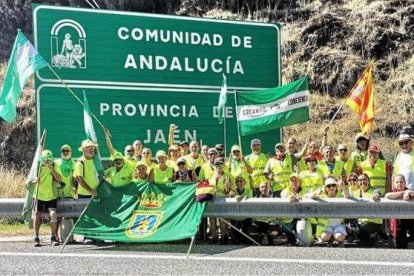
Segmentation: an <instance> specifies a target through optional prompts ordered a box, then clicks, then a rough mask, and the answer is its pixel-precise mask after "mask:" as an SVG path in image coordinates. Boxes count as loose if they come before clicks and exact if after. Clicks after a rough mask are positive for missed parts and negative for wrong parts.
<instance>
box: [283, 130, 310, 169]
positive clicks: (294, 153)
mask: <svg viewBox="0 0 414 276" xmlns="http://www.w3.org/2000/svg"><path fill="white" fill-rule="evenodd" d="M309 143H310V139H307V140H306V144H305V146H304V147H303V148H302V150H301V151H300V152H299V151H298V142H297V140H296V138H293V137H290V138H289V139H288V141H287V143H286V144H287V151H286V153H285V154H286V155H289V156H290V157H291V159H292V165H293V167H294V168H295V166H296V164H297V163H298V162H299V161H300V159H301V158H302V157H303V156H304V155H305V154H306V153H307V152H308V149H309Z"/></svg>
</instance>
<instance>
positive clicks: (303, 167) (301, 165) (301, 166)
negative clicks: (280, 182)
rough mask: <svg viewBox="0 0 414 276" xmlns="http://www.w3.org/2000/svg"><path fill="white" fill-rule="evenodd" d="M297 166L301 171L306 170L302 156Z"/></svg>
mask: <svg viewBox="0 0 414 276" xmlns="http://www.w3.org/2000/svg"><path fill="white" fill-rule="evenodd" d="M297 166H298V167H299V171H301V172H303V171H306V170H307V169H308V166H306V162H305V159H303V158H301V159H300V160H299V162H298V164H297Z"/></svg>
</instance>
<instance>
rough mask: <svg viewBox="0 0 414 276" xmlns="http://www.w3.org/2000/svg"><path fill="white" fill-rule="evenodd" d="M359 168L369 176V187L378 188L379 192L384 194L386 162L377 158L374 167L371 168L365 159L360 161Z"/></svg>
mask: <svg viewBox="0 0 414 276" xmlns="http://www.w3.org/2000/svg"><path fill="white" fill-rule="evenodd" d="M361 169H362V172H363V173H366V174H367V175H368V176H369V180H370V182H371V187H374V188H376V189H379V191H380V193H381V194H382V195H384V194H385V187H386V183H387V171H386V162H385V161H384V160H381V159H378V160H377V162H375V165H374V168H372V166H371V163H370V162H369V160H366V161H363V162H361Z"/></svg>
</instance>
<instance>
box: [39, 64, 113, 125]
mask: <svg viewBox="0 0 414 276" xmlns="http://www.w3.org/2000/svg"><path fill="white" fill-rule="evenodd" d="M45 62H46V61H45ZM46 64H47V66H48V67H49V69H50V71H52V73H53V74H54V75H55V76H56V77H57V78H58V80H60V82H62V84H63V85H64V86H65V88H66V89H67V90H69V92H70V93H71V94H72V95H73V96H74V97H75V99H76V100H78V102H79V103H80V104H81V105H82V106H84V104H83V102H82V100H81V99H80V98H79V97H78V96H77V95H76V94H75V92H73V90H72V89H70V87H69V86H68V85H67V84H66V82H65V81H64V80H62V79H61V78H60V77H59V75H58V74H57V73H56V71H55V70H54V69H53V68H52V66H50V64H49V63H47V62H46ZM91 115H92V117H93V118H94V119H95V120H96V122H97V123H98V124H99V125H100V126H101V127H102V128H105V126H104V125H103V124H102V123H101V121H99V119H98V118H97V117H96V116H95V114H93V113H92V111H91Z"/></svg>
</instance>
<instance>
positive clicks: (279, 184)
mask: <svg viewBox="0 0 414 276" xmlns="http://www.w3.org/2000/svg"><path fill="white" fill-rule="evenodd" d="M267 162H268V164H266V167H268V168H269V172H271V173H273V175H274V176H273V185H272V188H273V191H281V190H283V189H284V188H285V187H287V186H288V185H289V177H290V175H291V174H292V173H293V166H292V157H291V156H289V155H286V156H285V158H284V159H283V161H281V160H277V159H276V158H272V159H269V161H267Z"/></svg>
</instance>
